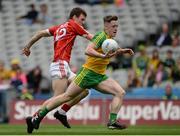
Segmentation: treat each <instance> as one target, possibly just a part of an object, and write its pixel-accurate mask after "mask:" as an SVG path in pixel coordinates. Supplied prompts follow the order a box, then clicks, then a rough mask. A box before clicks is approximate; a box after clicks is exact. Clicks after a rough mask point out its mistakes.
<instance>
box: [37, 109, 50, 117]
mask: <svg viewBox="0 0 180 136" xmlns="http://www.w3.org/2000/svg"><path fill="white" fill-rule="evenodd" d="M48 112H49V110H48V109H47V108H46V107H44V108H42V109H40V110H39V116H40V117H44V116H46V114H47V113H48Z"/></svg>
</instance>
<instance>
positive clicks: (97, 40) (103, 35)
mask: <svg viewBox="0 0 180 136" xmlns="http://www.w3.org/2000/svg"><path fill="white" fill-rule="evenodd" d="M104 37H106V35H105V34H104V33H101V34H100V35H98V36H97V38H96V39H95V40H94V42H95V43H96V44H97V46H96V47H99V45H98V43H100V41H101V40H102V39H103V38H104Z"/></svg>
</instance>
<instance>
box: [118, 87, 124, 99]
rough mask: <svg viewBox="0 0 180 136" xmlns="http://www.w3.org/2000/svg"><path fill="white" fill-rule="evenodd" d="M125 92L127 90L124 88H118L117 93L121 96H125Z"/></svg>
mask: <svg viewBox="0 0 180 136" xmlns="http://www.w3.org/2000/svg"><path fill="white" fill-rule="evenodd" d="M125 94H126V92H125V91H124V90H123V89H121V90H118V93H117V95H118V96H119V97H123V96H124V95H125Z"/></svg>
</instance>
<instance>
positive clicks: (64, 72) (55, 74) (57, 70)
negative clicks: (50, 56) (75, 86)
mask: <svg viewBox="0 0 180 136" xmlns="http://www.w3.org/2000/svg"><path fill="white" fill-rule="evenodd" d="M49 72H50V75H51V78H52V79H61V78H67V79H68V80H69V79H71V78H73V77H75V75H76V74H74V73H73V72H72V71H71V69H70V67H69V64H68V63H67V62H66V61H64V60H59V61H57V62H52V63H51V65H50V69H49Z"/></svg>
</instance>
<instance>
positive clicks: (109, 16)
mask: <svg viewBox="0 0 180 136" xmlns="http://www.w3.org/2000/svg"><path fill="white" fill-rule="evenodd" d="M113 20H114V21H117V20H118V17H117V16H112V15H108V16H105V17H104V23H110V22H111V21H113Z"/></svg>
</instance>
